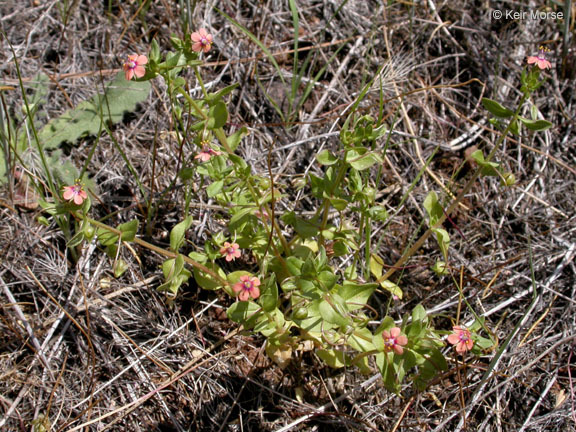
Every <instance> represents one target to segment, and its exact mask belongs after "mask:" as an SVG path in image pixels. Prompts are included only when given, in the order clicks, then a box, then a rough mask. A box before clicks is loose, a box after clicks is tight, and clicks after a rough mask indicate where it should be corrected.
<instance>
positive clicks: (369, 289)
mask: <svg viewBox="0 0 576 432" xmlns="http://www.w3.org/2000/svg"><path fill="white" fill-rule="evenodd" d="M377 286H378V284H375V283H359V282H354V281H348V280H347V281H344V283H343V284H342V287H341V288H339V289H338V294H340V296H341V297H342V298H343V299H344V301H345V302H346V306H347V309H348V310H350V311H353V310H357V309H361V308H362V307H364V305H366V303H368V299H370V296H371V295H372V294H373V293H374V290H375V289H376V287H377Z"/></svg>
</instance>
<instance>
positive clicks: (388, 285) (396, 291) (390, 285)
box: [380, 280, 404, 300]
mask: <svg viewBox="0 0 576 432" xmlns="http://www.w3.org/2000/svg"><path fill="white" fill-rule="evenodd" d="M380 286H381V287H382V288H384V289H385V290H386V291H388V292H389V293H390V294H392V295H393V296H396V297H398V298H399V299H400V300H402V297H403V296H404V293H403V292H402V289H401V288H400V287H399V286H398V285H396V284H395V283H394V282H392V281H390V280H385V281H382V282H380Z"/></svg>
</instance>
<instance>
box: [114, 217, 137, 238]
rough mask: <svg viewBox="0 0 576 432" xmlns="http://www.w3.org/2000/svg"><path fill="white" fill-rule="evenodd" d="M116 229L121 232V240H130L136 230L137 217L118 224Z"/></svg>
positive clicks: (134, 235)
mask: <svg viewBox="0 0 576 432" xmlns="http://www.w3.org/2000/svg"><path fill="white" fill-rule="evenodd" d="M117 229H118V230H119V231H121V232H122V235H121V236H120V238H121V239H122V241H132V240H134V237H136V232H137V231H138V219H134V220H131V221H130V222H126V223H123V224H120V225H118V227H117Z"/></svg>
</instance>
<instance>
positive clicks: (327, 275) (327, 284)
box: [318, 270, 337, 291]
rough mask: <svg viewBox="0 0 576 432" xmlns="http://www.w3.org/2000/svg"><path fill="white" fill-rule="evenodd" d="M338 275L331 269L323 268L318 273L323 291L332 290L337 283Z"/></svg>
mask: <svg viewBox="0 0 576 432" xmlns="http://www.w3.org/2000/svg"><path fill="white" fill-rule="evenodd" d="M336 279H337V277H336V275H335V274H334V273H333V272H331V271H330V270H323V271H321V272H320V273H318V282H319V283H320V286H321V287H322V290H323V291H330V290H331V289H332V288H334V285H336Z"/></svg>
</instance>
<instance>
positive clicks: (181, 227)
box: [170, 215, 194, 252]
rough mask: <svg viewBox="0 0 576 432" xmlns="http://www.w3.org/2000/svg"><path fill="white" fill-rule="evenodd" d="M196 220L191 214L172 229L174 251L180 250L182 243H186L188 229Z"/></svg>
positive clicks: (171, 243) (171, 236) (172, 248)
mask: <svg viewBox="0 0 576 432" xmlns="http://www.w3.org/2000/svg"><path fill="white" fill-rule="evenodd" d="M193 220H194V218H193V216H192V215H190V216H188V217H187V218H186V219H184V220H183V221H182V222H180V223H177V224H176V225H174V228H172V231H170V249H171V250H172V251H174V252H178V251H179V250H180V248H181V247H182V245H183V244H184V239H185V237H186V231H187V230H188V228H190V225H192V221H193Z"/></svg>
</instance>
